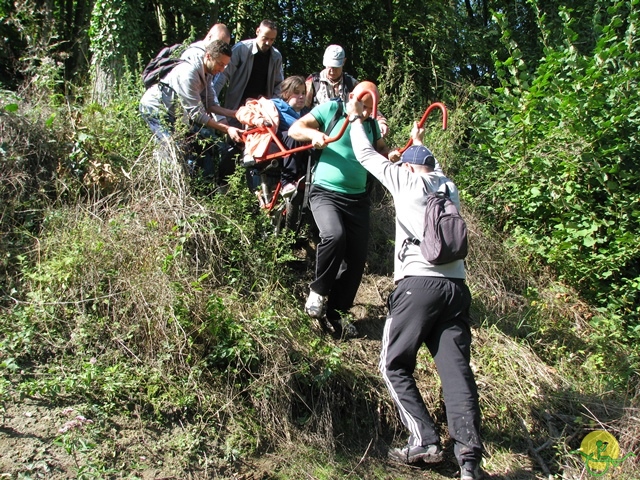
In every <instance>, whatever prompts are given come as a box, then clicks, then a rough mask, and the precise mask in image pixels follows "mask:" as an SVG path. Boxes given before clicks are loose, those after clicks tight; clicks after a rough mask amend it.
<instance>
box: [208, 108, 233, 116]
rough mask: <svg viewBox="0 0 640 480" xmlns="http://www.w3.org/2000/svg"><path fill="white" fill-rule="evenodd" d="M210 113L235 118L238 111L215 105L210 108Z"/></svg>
mask: <svg viewBox="0 0 640 480" xmlns="http://www.w3.org/2000/svg"><path fill="white" fill-rule="evenodd" d="M209 111H210V112H211V113H215V114H216V115H222V116H224V117H235V116H236V110H231V109H229V108H224V107H221V106H220V105H213V106H211V107H209Z"/></svg>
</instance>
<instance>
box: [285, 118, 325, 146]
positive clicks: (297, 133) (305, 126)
mask: <svg viewBox="0 0 640 480" xmlns="http://www.w3.org/2000/svg"><path fill="white" fill-rule="evenodd" d="M319 128H320V124H319V123H318V121H317V120H316V118H315V117H314V116H313V115H311V114H310V113H307V114H306V115H305V116H304V117H302V118H301V119H300V120H296V121H295V122H294V123H293V125H291V128H289V136H290V137H291V138H293V139H294V140H297V141H299V142H311V144H312V145H313V147H314V148H324V147H326V146H327V139H328V138H329V137H328V136H327V135H325V134H324V133H323V132H321V131H320V130H318V129H319Z"/></svg>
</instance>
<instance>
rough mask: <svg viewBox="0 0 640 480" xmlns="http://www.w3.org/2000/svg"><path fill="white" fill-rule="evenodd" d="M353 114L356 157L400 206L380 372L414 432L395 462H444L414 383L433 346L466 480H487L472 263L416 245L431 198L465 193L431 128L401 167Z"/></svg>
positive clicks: (416, 132) (417, 135)
mask: <svg viewBox="0 0 640 480" xmlns="http://www.w3.org/2000/svg"><path fill="white" fill-rule="evenodd" d="M347 112H348V113H349V114H350V117H349V121H351V122H352V126H351V129H350V136H351V142H352V145H353V150H354V153H355V155H356V158H357V159H358V161H359V162H360V163H361V164H362V165H363V166H364V168H366V169H367V170H368V171H369V172H370V173H371V174H372V175H374V176H375V177H376V178H377V179H378V180H380V182H381V183H382V184H383V185H384V186H385V187H386V188H387V189H388V190H389V192H390V193H391V195H392V196H393V202H394V205H395V207H396V235H395V257H394V258H395V260H394V280H395V283H396V289H395V290H394V292H393V293H392V294H391V295H390V296H389V300H388V306H389V313H388V316H387V320H386V322H385V326H384V332H383V335H382V349H381V353H380V364H379V367H380V371H381V373H382V376H383V378H384V381H385V384H386V385H387V388H388V390H389V393H390V394H391V397H392V398H393V401H394V402H395V404H396V406H397V407H398V411H399V413H400V419H401V420H402V423H403V424H404V425H405V427H406V428H407V429H408V430H409V440H408V442H407V445H406V446H405V447H404V448H394V449H391V450H390V451H389V458H390V459H391V460H394V461H396V462H400V463H406V464H412V463H416V462H419V461H423V462H426V463H436V462H440V461H441V460H442V458H443V455H442V448H441V446H440V436H439V434H438V431H437V428H436V426H435V424H434V422H433V419H432V418H431V415H430V414H429V412H428V411H427V408H426V406H425V404H424V400H423V398H422V395H421V394H420V391H419V390H418V387H417V386H416V382H415V379H414V377H413V372H414V370H415V366H416V356H417V354H418V350H419V349H420V347H421V346H422V344H425V345H426V346H427V348H428V349H429V352H430V353H431V355H432V357H433V359H434V361H435V364H436V367H437V369H438V375H439V376H440V381H441V384H442V391H443V394H444V401H445V408H446V412H447V423H448V427H449V435H450V437H451V438H452V439H453V441H454V454H455V456H456V459H457V460H458V463H459V465H460V478H461V480H476V479H479V478H482V472H481V470H480V462H481V460H482V444H481V441H480V408H479V405H478V390H477V386H476V383H475V379H474V375H473V371H472V370H471V367H470V365H469V362H470V355H471V329H470V327H469V307H470V305H471V294H470V292H469V289H468V287H467V285H466V284H465V269H464V263H463V260H456V261H453V262H451V263H446V264H443V265H433V264H431V263H429V262H427V260H425V258H424V257H423V256H422V253H421V251H420V246H419V245H415V244H414V243H413V242H411V241H409V240H410V239H412V238H413V239H416V238H422V232H423V228H424V210H425V206H426V202H427V194H428V193H432V192H436V191H438V189H439V187H440V186H441V185H442V184H446V185H447V186H448V187H449V192H450V195H451V199H452V201H453V202H454V203H455V204H456V206H457V207H458V208H459V206H460V200H459V196H458V191H457V189H456V186H455V185H454V184H453V182H451V180H449V179H448V178H447V177H445V176H444V174H443V173H442V170H441V169H440V166H439V165H438V164H437V162H436V160H435V158H434V156H433V154H432V153H431V152H430V151H429V149H427V148H426V147H424V146H423V145H422V141H421V139H422V135H423V133H424V130H421V129H419V128H418V126H417V124H416V125H414V128H413V131H412V138H413V145H412V146H411V147H409V148H408V149H407V150H406V151H405V152H404V154H403V155H402V157H401V158H400V164H399V165H398V164H394V163H392V161H390V160H388V159H387V158H385V157H383V156H382V155H380V154H378V153H377V152H376V151H375V150H374V148H373V147H372V146H371V143H370V142H369V139H368V138H367V136H366V134H365V131H364V128H363V126H362V120H361V114H362V104H361V103H360V102H356V101H351V102H349V104H348V106H347ZM398 156H399V154H398V152H397V151H396V152H391V153H390V154H389V157H390V158H391V159H394V158H396V159H397V158H398Z"/></svg>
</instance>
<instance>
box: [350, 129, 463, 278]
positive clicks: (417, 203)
mask: <svg viewBox="0 0 640 480" xmlns="http://www.w3.org/2000/svg"><path fill="white" fill-rule="evenodd" d="M350 135H351V143H352V145H353V151H354V153H355V155H356V158H357V159H358V161H359V162H360V163H361V164H362V166H363V167H364V168H366V169H367V170H368V171H369V172H370V173H371V174H372V175H373V176H374V177H376V178H377V179H378V180H379V181H380V182H381V183H382V184H383V185H384V186H385V187H386V188H387V189H388V190H389V192H390V193H391V195H392V196H393V202H394V205H395V209H396V237H395V258H394V274H393V278H394V280H395V282H396V283H397V282H398V281H400V280H402V279H403V278H405V277H411V276H422V277H445V278H465V270H464V261H463V260H456V261H454V262H451V263H446V264H444V265H433V264H431V263H429V262H427V261H426V260H425V258H424V257H423V256H422V253H421V252H420V246H419V245H414V244H413V243H411V242H405V240H406V239H409V238H418V239H420V238H422V232H423V230H424V209H425V207H426V202H427V193H429V192H436V191H437V190H438V188H439V187H440V185H442V184H443V183H446V184H447V186H448V187H449V192H450V195H451V200H452V201H453V202H454V203H455V204H456V206H457V207H458V208H460V197H459V195H458V189H457V188H456V186H455V184H454V183H453V182H452V181H451V180H449V179H448V178H447V177H445V175H444V173H443V172H442V169H441V168H440V165H439V164H437V163H436V170H435V171H434V172H431V173H427V174H417V173H414V172H411V171H410V170H408V169H407V168H404V167H402V166H401V164H400V163H392V162H390V161H389V160H388V159H386V158H385V157H383V156H382V155H380V154H379V153H377V152H376V151H375V150H374V148H373V147H372V146H371V143H370V142H369V139H368V138H367V136H366V134H365V132H364V129H363V127H362V125H361V124H360V123H359V122H355V123H353V124H352V125H351V129H350Z"/></svg>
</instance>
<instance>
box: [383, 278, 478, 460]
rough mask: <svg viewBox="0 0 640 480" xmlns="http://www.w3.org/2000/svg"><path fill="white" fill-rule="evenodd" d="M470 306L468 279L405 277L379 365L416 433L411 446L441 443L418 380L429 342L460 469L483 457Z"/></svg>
mask: <svg viewBox="0 0 640 480" xmlns="http://www.w3.org/2000/svg"><path fill="white" fill-rule="evenodd" d="M470 305H471V294H470V292H469V289H468V287H467V285H466V284H465V282H464V280H462V279H449V278H439V277H407V278H404V279H403V280H401V281H400V282H398V285H397V288H396V290H395V291H394V292H393V293H392V294H391V296H390V297H389V315H388V316H387V321H386V323H385V326H384V333H383V336H382V351H381V353H380V364H379V367H380V371H381V372H382V376H383V378H384V380H385V383H386V385H387V388H388V389H389V393H390V394H391V397H392V398H393V400H394V402H395V404H396V406H397V407H398V410H399V412H400V418H401V420H402V423H403V424H404V425H405V426H406V427H407V429H408V430H409V432H410V436H409V445H411V446H417V445H423V446H424V445H431V444H440V436H439V434H438V430H437V428H436V426H435V424H434V422H433V419H432V418H431V415H430V414H429V412H428V411H427V408H426V406H425V404H424V400H423V399H422V395H420V391H419V390H418V388H417V386H416V382H415V379H414V378H413V372H414V370H415V366H416V356H417V354H418V350H419V348H420V347H421V345H422V344H423V343H424V344H425V345H426V346H427V348H428V349H429V352H430V353H431V355H432V357H433V359H434V361H435V364H436V368H437V369H438V374H439V376H440V380H441V384H442V391H443V395H444V402H445V408H446V412H447V423H448V427H449V435H450V436H451V438H452V439H453V440H454V442H455V443H454V453H455V455H456V458H457V460H458V462H459V463H460V465H462V463H463V462H464V461H475V462H479V461H480V460H481V457H482V444H481V441H480V408H479V405H478V389H477V386H476V382H475V379H474V376H473V372H472V370H471V367H470V366H469V360H470V354H471V330H470V328H469V307H470Z"/></svg>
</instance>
